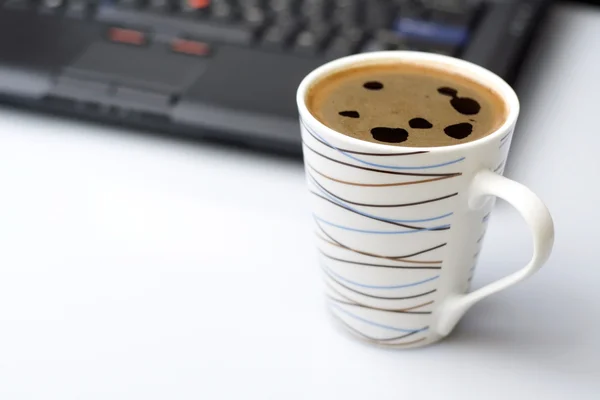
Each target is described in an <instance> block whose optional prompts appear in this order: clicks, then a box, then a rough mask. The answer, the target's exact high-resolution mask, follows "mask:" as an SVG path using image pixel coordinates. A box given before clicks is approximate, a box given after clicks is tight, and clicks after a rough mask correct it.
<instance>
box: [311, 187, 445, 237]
mask: <svg viewBox="0 0 600 400" xmlns="http://www.w3.org/2000/svg"><path fill="white" fill-rule="evenodd" d="M309 192H310V193H311V194H314V195H315V196H317V197H319V198H321V199H323V200H325V201H327V202H329V203H331V204H333V205H334V206H336V207H339V208H342V209H344V210H346V211H350V212H351V213H354V214H356V215H360V216H361V217H364V218H369V219H372V220H374V221H379V222H383V223H386V224H390V225H394V226H401V227H403V228H409V229H414V230H418V231H423V230H429V231H446V230H448V229H450V227H449V226H447V227H443V228H436V229H430V228H426V227H424V226H413V225H406V224H401V223H400V222H393V221H386V220H385V219H382V218H377V217H375V216H370V215H364V214H361V213H359V212H357V211H355V210H352V209H350V208H347V207H344V206H343V205H341V204H338V203H336V202H335V201H333V200H331V199H328V198H327V197H325V196H321V195H320V194H319V193H316V192H313V191H312V190H309Z"/></svg>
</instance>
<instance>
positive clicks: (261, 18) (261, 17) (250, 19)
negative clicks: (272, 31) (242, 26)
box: [241, 6, 267, 27]
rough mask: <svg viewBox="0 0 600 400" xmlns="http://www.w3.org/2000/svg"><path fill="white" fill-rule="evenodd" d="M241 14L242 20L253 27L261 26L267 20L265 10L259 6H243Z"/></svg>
mask: <svg viewBox="0 0 600 400" xmlns="http://www.w3.org/2000/svg"><path fill="white" fill-rule="evenodd" d="M241 14H242V20H243V21H245V22H246V23H247V24H248V25H251V26H254V27H262V26H264V25H265V23H266V22H267V16H266V14H265V12H264V11H263V10H262V9H261V8H259V7H254V6H253V7H243V8H242V10H241Z"/></svg>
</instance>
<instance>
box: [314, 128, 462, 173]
mask: <svg viewBox="0 0 600 400" xmlns="http://www.w3.org/2000/svg"><path fill="white" fill-rule="evenodd" d="M304 127H305V128H306V129H307V130H308V127H307V126H306V125H304ZM310 131H311V132H312V134H313V135H315V136H316V137H318V138H319V139H320V140H321V141H323V143H326V144H327V145H329V146H331V147H332V148H334V149H336V150H337V151H338V152H339V153H341V154H343V155H345V156H346V157H348V158H351V159H352V160H354V161H358V162H359V163H362V164H365V165H370V166H372V167H378V168H387V169H398V170H417V169H432V168H439V167H445V166H447V165H452V164H456V163H459V162H461V161H463V160H464V159H465V157H461V158H459V159H456V160H453V161H448V162H445V163H441V164H435V165H422V166H420V167H397V166H392V165H384V164H376V163H372V162H368V161H365V160H361V159H360V158H358V157H355V156H353V155H352V154H350V153H346V152H345V151H342V150H340V149H338V148H337V147H335V146H333V145H332V144H331V143H329V142H328V141H327V140H325V139H324V138H323V137H321V136H320V135H319V134H318V133H317V132H315V131H313V130H312V129H311V130H310Z"/></svg>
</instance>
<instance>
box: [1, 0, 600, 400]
mask: <svg viewBox="0 0 600 400" xmlns="http://www.w3.org/2000/svg"><path fill="white" fill-rule="evenodd" d="M598 3H600V2H594V1H588V2H583V1H558V0H556V1H551V0H513V1H511V0H498V1H491V0H490V1H486V0H484V1H469V0H422V1H416V0H414V1H413V0H410V1H409V0H0V399H2V400H5V399H6V400H32V399H33V400H38V399H39V400H54V399H56V400H75V399H77V400H81V399H86V400H88V399H91V400H94V399H99V400H100V399H102V400H105V399H111V400H115V399H119V400H121V399H123V400H131V399H144V400H153V399H167V398H168V399H177V400H188V399H189V400H198V399H211V400H212V399H236V400H237V399H261V400H262V399H277V400H280V399H286V400H291V399H311V400H312V399H341V398H343V399H349V400H350V399H361V400H363V399H374V398H377V399H378V400H379V399H383V400H387V399H390V400H391V399H394V400H397V399H398V398H407V397H411V398H416V399H432V400H438V399H442V398H443V399H460V400H465V399H473V400H481V399H486V400H488V399H491V400H495V399H498V400H506V399H519V400H520V399H529V398H543V399H544V400H564V399H566V398H572V397H573V398H575V397H576V398H577V399H579V400H588V399H589V400H597V399H598V398H600V383H599V382H598V379H597V377H598V360H599V359H600V343H599V342H598V338H599V337H600V324H598V323H597V321H596V319H597V318H596V317H597V315H600V297H599V296H598V295H597V293H598V290H597V289H598V288H597V282H598V281H600V270H599V269H598V268H596V267H595V263H594V260H595V259H596V254H595V249H596V248H597V243H596V242H597V238H598V234H597V232H596V229H595V221H596V220H597V219H598V218H600V214H599V211H598V207H597V204H596V203H597V200H596V199H597V198H598V195H600V193H598V189H597V187H596V186H597V185H596V184H594V182H596V181H597V173H598V171H600V157H598V149H599V148H600V136H599V135H598V134H597V130H598V128H597V126H598V100H597V96H598V93H600V79H599V78H598V65H600V52H598V51H597V48H598V46H599V45H600V7H599V4H598ZM381 49H411V50H421V51H431V52H437V53H441V54H448V55H453V56H456V57H460V58H464V59H467V60H469V61H472V62H475V63H478V64H480V65H482V66H484V67H486V68H488V69H490V70H492V71H494V72H496V73H498V74H499V75H501V76H502V77H504V78H505V79H507V80H508V82H509V83H511V84H512V85H514V87H515V88H516V91H517V93H518V95H519V98H520V100H521V104H522V109H521V110H522V114H521V117H520V119H519V124H518V127H517V131H516V133H515V136H514V139H513V142H512V144H511V155H510V158H509V161H508V164H507V169H506V171H505V174H506V175H507V176H508V177H510V178H513V179H516V180H518V181H520V182H522V183H524V184H526V185H527V186H528V187H530V188H531V189H532V190H533V191H535V192H536V193H537V194H538V195H540V197H542V198H543V199H544V201H545V202H546V203H547V204H548V206H549V208H550V210H551V212H552V214H553V216H554V218H555V224H556V232H557V237H556V246H555V249H554V253H553V256H552V257H551V259H550V261H549V262H548V264H547V265H546V266H545V267H544V268H543V269H542V270H541V271H540V273H539V274H536V276H535V277H534V278H532V279H531V280H529V281H527V282H525V283H524V284H523V285H519V286H518V287H515V288H511V290H509V291H506V292H503V293H500V294H498V295H495V296H492V297H490V298H489V299H486V300H485V301H484V302H482V303H481V304H477V305H476V306H475V307H474V308H473V309H472V310H470V311H469V313H467V315H466V316H465V318H464V319H463V321H461V324H460V325H459V327H458V329H457V330H456V332H454V333H453V335H452V336H451V337H449V338H448V339H447V340H446V341H444V342H443V343H441V344H440V345H438V346H434V347H431V348H427V349H423V350H419V351H410V352H403V353H398V352H390V351H386V350H381V349H378V348H373V347H367V346H364V345H362V344H361V343H358V342H356V341H355V340H354V339H352V338H348V337H346V336H345V335H343V334H340V332H337V331H336V330H335V329H332V326H331V324H330V323H329V320H328V318H327V314H326V312H325V307H324V304H323V301H322V296H321V286H320V277H319V273H318V265H317V262H316V259H317V258H316V254H315V250H314V246H313V240H312V239H313V238H312V233H311V232H312V220H311V216H310V213H309V211H308V207H307V201H308V195H307V193H306V192H307V191H306V189H305V185H304V174H303V169H302V164H301V150H302V148H301V141H300V133H299V128H298V123H297V113H296V106H295V98H294V97H295V90H296V86H297V85H298V83H299V82H300V80H301V79H302V78H303V76H304V75H306V74H307V73H308V72H309V71H310V70H311V69H313V68H315V67H317V66H319V65H321V64H323V63H324V62H326V61H328V60H331V59H334V58H337V57H341V56H344V55H348V54H353V53H358V52H366V51H375V50H381ZM531 247H532V246H531V243H530V237H529V234H528V232H527V230H526V227H525V224H524V223H523V222H522V221H521V220H520V218H519V216H518V215H517V213H516V212H515V211H514V210H512V209H511V208H509V207H507V206H505V205H504V204H502V203H500V204H498V206H497V207H496V210H495V211H494V213H493V214H492V217H491V219H490V222H489V230H488V233H487V236H486V243H485V246H484V250H483V252H482V253H481V255H480V261H479V267H478V268H477V272H476V275H475V278H474V281H473V284H474V287H480V286H482V285H484V284H485V283H487V282H490V281H492V280H494V279H498V278H500V277H502V276H505V275H506V274H508V273H510V272H513V271H515V270H517V269H518V268H519V267H520V266H521V265H524V264H525V263H526V262H527V261H528V260H529V258H530V254H531Z"/></svg>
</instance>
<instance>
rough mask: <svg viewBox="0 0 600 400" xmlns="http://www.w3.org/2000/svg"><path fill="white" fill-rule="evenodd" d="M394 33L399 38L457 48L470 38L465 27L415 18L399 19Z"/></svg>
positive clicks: (395, 24)
mask: <svg viewBox="0 0 600 400" xmlns="http://www.w3.org/2000/svg"><path fill="white" fill-rule="evenodd" d="M394 31H395V32H396V34H397V35H398V37H399V38H403V37H408V38H416V39H419V40H423V41H427V42H437V43H445V44H451V45H455V46H459V45H461V44H463V43H464V42H465V41H467V39H468V38H469V30H468V29H467V28H466V27H464V26H460V25H459V26H455V25H449V24H440V23H437V22H432V21H424V20H421V19H415V18H400V19H398V20H397V21H396V22H395V23H394Z"/></svg>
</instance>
